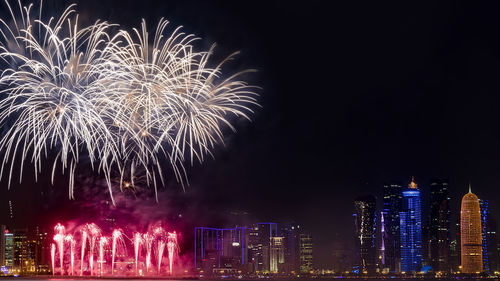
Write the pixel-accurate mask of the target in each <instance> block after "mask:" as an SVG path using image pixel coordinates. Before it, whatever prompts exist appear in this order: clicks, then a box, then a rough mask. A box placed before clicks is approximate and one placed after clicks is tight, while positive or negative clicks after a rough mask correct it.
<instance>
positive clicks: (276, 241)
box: [270, 237, 285, 273]
mask: <svg viewBox="0 0 500 281" xmlns="http://www.w3.org/2000/svg"><path fill="white" fill-rule="evenodd" d="M283 240H284V237H271V258H270V267H271V268H270V271H271V272H274V273H277V272H283V269H284V268H283V265H284V264H285V244H284V241H283Z"/></svg>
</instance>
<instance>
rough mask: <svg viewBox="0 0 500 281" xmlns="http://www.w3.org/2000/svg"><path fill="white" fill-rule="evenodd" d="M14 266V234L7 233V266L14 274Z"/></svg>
mask: <svg viewBox="0 0 500 281" xmlns="http://www.w3.org/2000/svg"><path fill="white" fill-rule="evenodd" d="M13 265H14V234H13V233H10V232H8V231H6V232H5V266H6V267H7V268H8V269H9V272H10V273H12V270H13Z"/></svg>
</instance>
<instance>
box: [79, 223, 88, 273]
mask: <svg viewBox="0 0 500 281" xmlns="http://www.w3.org/2000/svg"><path fill="white" fill-rule="evenodd" d="M88 236H89V233H88V231H87V227H84V228H83V229H82V247H81V251H82V255H81V259H80V276H82V275H83V260H84V258H85V246H86V245H87V238H88Z"/></svg>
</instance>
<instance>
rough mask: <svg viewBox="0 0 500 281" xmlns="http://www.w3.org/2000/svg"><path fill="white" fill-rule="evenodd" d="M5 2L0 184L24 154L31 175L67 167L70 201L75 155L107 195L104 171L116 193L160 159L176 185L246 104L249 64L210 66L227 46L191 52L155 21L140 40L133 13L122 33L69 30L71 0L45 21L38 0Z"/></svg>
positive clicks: (152, 180) (99, 28)
mask: <svg viewBox="0 0 500 281" xmlns="http://www.w3.org/2000/svg"><path fill="white" fill-rule="evenodd" d="M6 6H7V8H8V11H9V12H10V18H7V19H3V20H0V58H2V63H1V64H0V66H1V68H2V72H1V76H0V126H2V128H3V134H2V137H1V138H0V150H1V151H2V153H3V158H2V159H1V162H2V163H1V164H2V165H1V166H2V168H1V172H0V176H5V177H7V178H8V182H9V185H10V183H11V181H12V180H13V179H12V177H13V174H14V171H15V170H18V171H19V180H20V181H21V180H22V178H23V167H24V166H25V163H26V162H30V163H32V165H33V167H34V172H35V177H37V175H38V174H39V173H41V172H42V167H44V166H46V165H45V164H46V163H45V162H47V161H51V162H50V167H51V168H50V169H51V172H52V182H54V177H55V175H56V173H57V171H59V170H60V171H62V172H63V173H64V172H66V173H68V175H69V177H68V178H69V197H70V198H71V199H73V198H74V184H75V169H76V167H77V165H78V164H79V163H82V162H83V158H84V157H85V159H86V161H88V162H89V163H90V165H91V167H92V169H93V170H94V171H96V172H98V173H101V174H102V175H103V176H104V178H105V180H106V183H107V187H108V190H109V193H110V195H111V198H112V200H113V195H112V194H113V193H112V187H113V184H114V181H113V178H114V177H113V174H118V177H117V178H118V180H117V185H119V187H120V189H121V190H123V189H124V188H131V189H134V188H135V187H136V186H137V182H138V179H139V178H140V179H141V183H142V182H143V183H144V185H147V186H154V190H155V191H156V190H157V186H158V185H160V184H162V185H163V184H164V183H165V178H164V177H165V174H166V172H165V171H164V170H163V169H162V166H163V167H165V165H161V164H160V163H168V165H167V166H168V167H169V170H170V171H171V172H172V175H173V176H174V177H175V179H176V180H177V181H178V182H180V183H182V185H183V186H184V184H185V183H186V182H187V175H186V172H185V166H184V165H185V163H190V164H193V162H194V161H199V162H203V161H204V159H205V158H206V157H207V155H208V156H213V155H212V154H211V151H212V149H213V148H214V147H215V146H216V145H217V144H218V143H223V131H224V128H230V129H232V130H234V129H235V128H234V127H233V126H232V124H231V118H232V117H243V118H246V119H250V114H251V113H252V110H251V106H253V105H258V104H257V101H256V97H257V95H256V93H255V92H256V87H254V86H251V85H248V84H247V83H246V82H244V81H242V80H240V79H241V77H242V75H243V74H244V73H246V72H249V71H252V70H245V71H241V72H236V73H233V74H229V75H227V74H225V73H223V72H222V67H223V65H225V63H226V62H227V61H228V60H230V59H232V58H233V57H234V55H235V54H233V55H231V56H229V57H228V58H227V59H225V60H223V61H222V62H220V63H216V64H213V63H212V62H211V59H210V58H211V55H212V53H213V51H214V47H212V48H210V49H209V50H206V51H196V50H195V46H194V43H195V42H196V41H197V40H198V38H196V37H195V36H193V35H188V34H184V33H183V32H182V31H181V29H180V28H177V29H175V30H174V31H173V32H170V33H168V32H166V28H167V25H168V22H167V21H166V20H161V21H160V22H159V24H158V26H157V28H156V30H155V32H154V36H152V38H151V36H150V35H149V33H148V31H147V26H146V22H145V21H143V22H142V24H141V27H140V29H133V31H132V32H128V31H125V30H119V29H118V27H117V26H116V25H113V24H111V23H108V22H105V21H104V22H103V21H96V22H95V23H94V24H91V25H89V26H85V27H81V26H80V25H79V22H78V15H77V14H76V12H75V10H74V7H75V6H74V5H70V6H69V7H68V8H67V9H66V10H65V11H64V12H63V13H62V14H61V15H60V16H59V17H58V18H53V17H51V18H50V19H49V20H44V19H43V17H42V15H43V13H42V8H41V6H42V3H40V8H38V9H36V8H34V5H32V4H30V5H28V6H21V4H20V3H18V4H17V6H18V7H16V5H11V4H9V2H6ZM113 30H118V31H116V32H114V31H113ZM15 167H19V169H15ZM113 203H114V201H113ZM88 239H91V235H90V233H89V238H88ZM91 246H92V245H91Z"/></svg>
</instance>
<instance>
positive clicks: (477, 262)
mask: <svg viewBox="0 0 500 281" xmlns="http://www.w3.org/2000/svg"><path fill="white" fill-rule="evenodd" d="M481 232H482V227H481V212H480V207H479V199H478V198H477V196H476V195H475V194H474V193H472V192H471V191H470V187H469V193H467V194H465V195H464V197H463V198H462V205H461V209H460V241H461V255H462V272H463V273H467V274H476V273H480V272H482V270H483V254H482V240H483V239H482V236H481Z"/></svg>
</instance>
